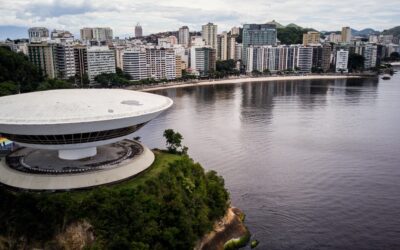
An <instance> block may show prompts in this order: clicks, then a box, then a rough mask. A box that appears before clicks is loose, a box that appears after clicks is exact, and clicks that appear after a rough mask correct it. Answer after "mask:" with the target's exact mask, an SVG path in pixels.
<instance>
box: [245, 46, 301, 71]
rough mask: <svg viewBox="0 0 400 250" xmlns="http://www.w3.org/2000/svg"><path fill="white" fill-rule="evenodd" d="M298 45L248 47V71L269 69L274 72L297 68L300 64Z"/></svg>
mask: <svg viewBox="0 0 400 250" xmlns="http://www.w3.org/2000/svg"><path fill="white" fill-rule="evenodd" d="M299 48H300V46H298V45H290V46H286V45H284V46H271V45H262V46H260V45H258V46H250V47H249V48H247V55H248V56H247V62H246V63H247V64H246V65H247V68H246V72H247V73H251V72H253V70H257V71H259V72H263V71H264V70H269V71H270V72H272V73H274V72H277V71H285V70H295V68H296V67H297V65H298V57H299Z"/></svg>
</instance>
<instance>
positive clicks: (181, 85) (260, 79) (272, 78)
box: [128, 75, 361, 91]
mask: <svg viewBox="0 0 400 250" xmlns="http://www.w3.org/2000/svg"><path fill="white" fill-rule="evenodd" d="M360 77H361V76H351V75H307V76H267V77H245V78H233V79H223V80H209V81H198V82H183V83H170V84H165V85H161V86H160V85H155V86H143V88H132V87H128V89H135V90H139V91H154V90H161V89H171V88H185V87H192V86H203V85H217V84H229V83H242V82H267V81H291V80H315V79H321V80H324V79H346V78H360Z"/></svg>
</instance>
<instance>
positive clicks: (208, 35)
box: [201, 23, 218, 50]
mask: <svg viewBox="0 0 400 250" xmlns="http://www.w3.org/2000/svg"><path fill="white" fill-rule="evenodd" d="M217 32H218V26H217V25H215V24H213V23H208V24H206V25H203V26H202V33H201V36H202V38H203V40H204V42H205V44H206V45H207V46H211V48H213V49H215V50H217Z"/></svg>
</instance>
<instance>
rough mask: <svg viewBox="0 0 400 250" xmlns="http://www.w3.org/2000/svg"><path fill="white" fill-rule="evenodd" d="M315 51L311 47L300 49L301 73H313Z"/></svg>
mask: <svg viewBox="0 0 400 250" xmlns="http://www.w3.org/2000/svg"><path fill="white" fill-rule="evenodd" d="M312 55H313V49H312V48H311V47H299V55H298V59H297V67H298V68H299V72H301V73H311V68H312Z"/></svg>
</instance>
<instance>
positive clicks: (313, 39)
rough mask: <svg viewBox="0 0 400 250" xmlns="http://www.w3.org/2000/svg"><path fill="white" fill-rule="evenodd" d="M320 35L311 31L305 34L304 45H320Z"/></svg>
mask: <svg viewBox="0 0 400 250" xmlns="http://www.w3.org/2000/svg"><path fill="white" fill-rule="evenodd" d="M320 38H321V37H320V34H319V32H317V31H309V32H307V33H305V34H303V45H304V46H307V45H309V44H319V43H320V42H321V41H320Z"/></svg>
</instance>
